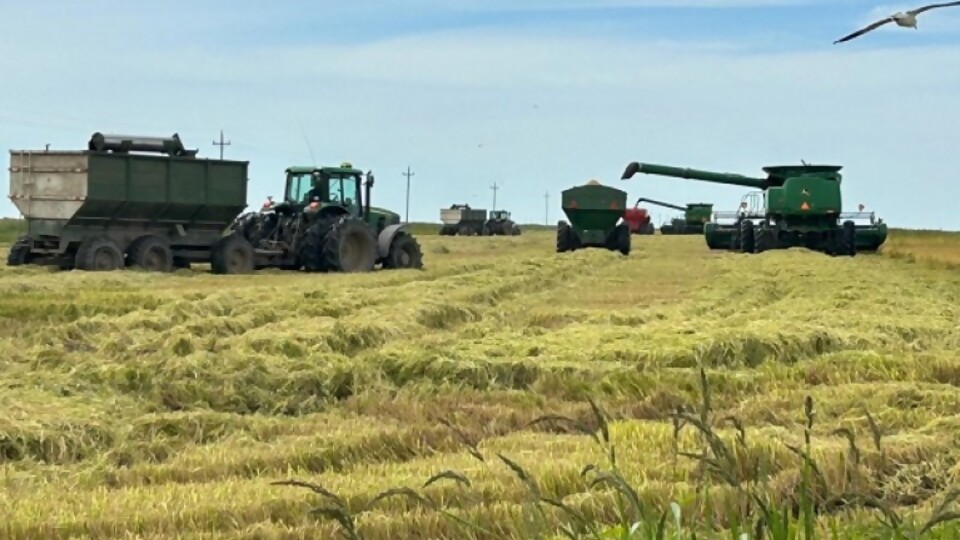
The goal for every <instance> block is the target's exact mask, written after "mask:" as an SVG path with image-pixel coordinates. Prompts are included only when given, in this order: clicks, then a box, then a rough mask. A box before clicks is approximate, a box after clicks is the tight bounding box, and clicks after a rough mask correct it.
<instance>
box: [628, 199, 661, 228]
mask: <svg viewBox="0 0 960 540" xmlns="http://www.w3.org/2000/svg"><path fill="white" fill-rule="evenodd" d="M643 201H644V199H637V202H636V203H635V204H634V205H633V208H627V209H626V210H625V211H624V212H623V220H624V221H626V222H627V225H629V226H630V233H631V234H653V233H654V227H653V222H651V221H650V212H648V211H647V209H646V208H640V203H641V202H643Z"/></svg>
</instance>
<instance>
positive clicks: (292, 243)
mask: <svg viewBox="0 0 960 540" xmlns="http://www.w3.org/2000/svg"><path fill="white" fill-rule="evenodd" d="M286 175H287V180H286V189H285V192H284V200H283V201H282V202H279V203H275V202H274V201H273V200H272V198H268V199H267V202H265V203H264V205H263V207H262V208H261V209H260V211H258V212H248V213H246V214H243V215H241V216H239V217H238V218H237V219H236V220H235V221H234V223H233V225H232V229H233V231H235V232H236V233H237V234H238V235H239V236H241V237H243V238H244V239H246V240H247V241H248V242H250V244H251V245H253V247H254V248H255V249H256V250H257V253H258V255H259V256H258V261H257V263H258V264H257V265H258V267H261V268H269V267H280V268H284V269H287V270H299V269H304V270H306V271H308V272H369V271H372V270H374V268H375V267H376V266H377V265H378V264H379V265H381V267H382V268H385V269H387V268H417V269H419V268H422V267H423V254H422V251H421V249H420V244H419V243H418V242H417V240H416V239H415V238H414V237H413V236H412V235H411V234H410V232H408V231H407V230H404V224H401V223H400V216H399V215H398V214H396V213H394V212H391V211H389V210H386V209H383V208H377V207H372V206H370V190H371V189H372V188H373V183H374V178H373V174H372V173H370V172H368V173H367V174H366V181H365V182H364V180H363V173H362V171H360V170H358V169H355V168H353V165H351V164H350V163H343V164H341V165H340V166H339V167H289V168H287V170H286ZM361 186H363V187H364V188H365V189H364V190H361Z"/></svg>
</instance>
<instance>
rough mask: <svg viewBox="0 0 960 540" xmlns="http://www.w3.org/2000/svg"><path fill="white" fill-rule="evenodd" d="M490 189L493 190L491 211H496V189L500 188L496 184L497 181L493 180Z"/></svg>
mask: <svg viewBox="0 0 960 540" xmlns="http://www.w3.org/2000/svg"><path fill="white" fill-rule="evenodd" d="M490 189H492V190H493V210H492V211H493V212H496V211H497V190H498V189H500V186H498V185H497V183H496V182H494V183H493V185H492V186H490Z"/></svg>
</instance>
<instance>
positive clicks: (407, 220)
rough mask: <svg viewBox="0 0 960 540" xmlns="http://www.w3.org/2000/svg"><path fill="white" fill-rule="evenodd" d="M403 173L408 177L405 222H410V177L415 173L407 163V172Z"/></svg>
mask: <svg viewBox="0 0 960 540" xmlns="http://www.w3.org/2000/svg"><path fill="white" fill-rule="evenodd" d="M403 175H404V176H406V177H407V211H406V213H405V214H404V218H403V222H404V223H410V177H411V176H413V175H414V173H412V172H410V166H409V165H407V172H405V173H403Z"/></svg>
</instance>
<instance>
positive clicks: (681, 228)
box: [637, 198, 713, 235]
mask: <svg viewBox="0 0 960 540" xmlns="http://www.w3.org/2000/svg"><path fill="white" fill-rule="evenodd" d="M640 202H648V203H650V204H655V205H657V206H663V207H665V208H670V209H671V210H679V211H680V212H683V218H682V219H673V220H671V221H670V224H669V225H662V226H661V227H660V234H681V235H682V234H702V233H703V226H704V224H705V223H707V222H708V221H710V214H711V213H712V212H713V205H712V204H709V203H690V204H688V205H687V206H685V207H684V206H679V205H676V204H670V203H665V202H663V201H655V200H653V199H644V198H641V199H639V200H638V201H637V203H640Z"/></svg>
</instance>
